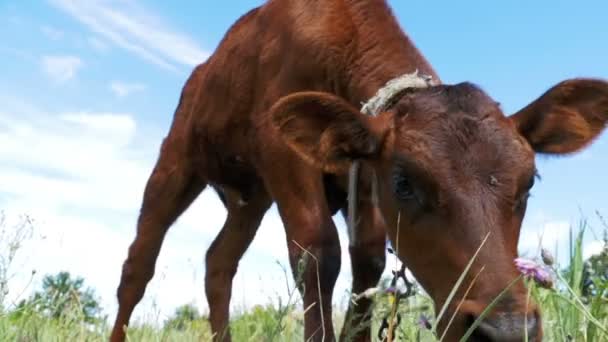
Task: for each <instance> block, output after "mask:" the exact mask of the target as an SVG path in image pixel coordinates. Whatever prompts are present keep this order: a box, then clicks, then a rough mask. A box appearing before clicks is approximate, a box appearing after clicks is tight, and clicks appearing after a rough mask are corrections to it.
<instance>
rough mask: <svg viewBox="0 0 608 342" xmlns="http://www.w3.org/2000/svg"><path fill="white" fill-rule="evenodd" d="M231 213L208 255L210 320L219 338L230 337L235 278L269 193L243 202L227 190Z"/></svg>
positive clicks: (215, 337) (264, 210)
mask: <svg viewBox="0 0 608 342" xmlns="http://www.w3.org/2000/svg"><path fill="white" fill-rule="evenodd" d="M224 199H225V203H226V207H227V209H228V217H227V218H226V222H225V224H224V227H223V228H222V230H221V231H220V233H219V234H218V236H217V237H216V238H215V240H214V241H213V243H212V244H211V246H210V247H209V250H208V251H207V257H206V274H205V293H206V295H207V302H208V303H209V322H210V324H211V331H212V332H213V334H214V340H215V341H230V330H229V326H228V320H229V310H230V308H229V306H230V297H231V294H232V279H233V277H234V275H235V274H236V270H237V266H238V263H239V260H240V259H241V257H242V256H243V254H244V253H245V251H246V250H247V248H248V247H249V244H250V243H251V241H252V240H253V237H254V236H255V233H256V231H257V229H258V227H259V226H260V222H261V221H262V218H263V217H264V213H266V211H267V210H268V208H269V207H270V204H271V200H270V199H269V197H268V195H267V194H266V193H259V194H256V195H254V197H252V198H250V200H249V201H248V202H247V204H246V205H242V204H239V203H238V202H239V199H240V196H239V195H238V194H235V193H232V192H230V191H225V192H224Z"/></svg>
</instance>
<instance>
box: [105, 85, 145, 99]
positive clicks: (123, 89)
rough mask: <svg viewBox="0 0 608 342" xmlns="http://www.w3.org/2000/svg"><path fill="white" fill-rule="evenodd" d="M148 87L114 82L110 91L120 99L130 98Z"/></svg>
mask: <svg viewBox="0 0 608 342" xmlns="http://www.w3.org/2000/svg"><path fill="white" fill-rule="evenodd" d="M145 89H146V86H145V85H144V84H142V83H127V82H121V81H112V82H111V83H110V90H111V91H112V92H113V93H114V95H116V96H118V97H125V96H129V95H130V94H132V93H137V92H141V91H144V90H145Z"/></svg>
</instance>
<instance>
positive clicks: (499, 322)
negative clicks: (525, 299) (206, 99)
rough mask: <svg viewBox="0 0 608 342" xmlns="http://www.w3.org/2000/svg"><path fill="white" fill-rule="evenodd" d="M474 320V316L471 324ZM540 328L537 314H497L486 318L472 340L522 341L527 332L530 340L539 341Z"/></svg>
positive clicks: (495, 341) (494, 341)
mask: <svg viewBox="0 0 608 342" xmlns="http://www.w3.org/2000/svg"><path fill="white" fill-rule="evenodd" d="M471 318H473V317H471ZM474 321H475V319H474V318H473V319H472V320H471V324H472V323H473V322H474ZM539 329H540V327H539V320H538V318H537V316H536V315H535V314H529V315H528V317H526V316H525V315H522V314H497V315H496V316H493V317H491V318H486V319H484V320H483V321H482V322H481V323H480V324H479V325H478V326H477V328H476V329H475V331H474V332H473V334H472V335H471V339H470V341H479V342H482V341H483V342H486V341H488V342H490V341H492V342H515V341H517V342H520V341H524V340H525V336H526V332H527V336H528V341H537V337H538V333H539Z"/></svg>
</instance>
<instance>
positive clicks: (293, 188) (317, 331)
mask: <svg viewBox="0 0 608 342" xmlns="http://www.w3.org/2000/svg"><path fill="white" fill-rule="evenodd" d="M284 165H285V167H284V168H283V169H282V170H281V171H282V172H283V174H289V175H290V177H285V176H276V177H272V178H270V177H269V179H270V180H268V181H267V184H268V188H269V189H271V192H272V195H273V197H274V199H275V200H276V202H277V206H278V209H279V212H280V215H281V218H282V220H283V223H284V224H285V233H286V238H287V245H288V250H289V262H290V265H291V269H292V272H293V274H294V277H295V278H296V280H297V285H298V288H299V290H300V293H301V294H302V297H303V301H304V308H305V310H306V311H305V314H304V336H305V340H306V341H334V340H335V336H334V330H333V324H332V295H333V290H334V285H335V283H336V279H337V278H338V274H339V272H340V258H341V251H340V241H339V239H338V234H337V231H336V227H335V225H334V222H333V220H332V217H331V213H330V212H329V208H328V206H327V201H326V199H325V196H324V191H323V182H322V175H321V174H320V172H319V170H316V169H312V168H311V167H310V166H309V165H308V164H305V163H303V162H302V161H300V160H290V162H289V163H285V164H284Z"/></svg>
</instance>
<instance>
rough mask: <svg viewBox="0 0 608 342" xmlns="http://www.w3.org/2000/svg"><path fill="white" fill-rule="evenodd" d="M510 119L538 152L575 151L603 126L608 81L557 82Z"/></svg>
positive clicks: (606, 114) (607, 115) (607, 116)
mask: <svg viewBox="0 0 608 342" xmlns="http://www.w3.org/2000/svg"><path fill="white" fill-rule="evenodd" d="M511 120H512V121H513V122H514V124H515V126H516V127H517V129H518V130H519V133H520V134H521V135H522V136H524V137H525V138H526V139H527V140H528V142H529V143H530V146H532V148H533V149H534V151H536V152H538V153H548V154H565V153H572V152H577V151H579V150H581V149H583V148H584V147H586V146H587V145H589V144H590V143H591V142H592V141H593V140H594V139H595V138H597V137H598V136H599V135H600V133H601V132H602V131H603V130H604V129H605V128H606V125H607V123H608V83H607V82H605V81H602V80H596V79H570V80H566V81H563V82H560V83H558V84H557V85H555V86H553V87H552V88H550V89H549V90H547V91H546V92H545V93H544V94H543V95H542V96H541V97H539V98H538V99H537V100H535V101H533V102H532V103H530V104H529V105H528V106H526V107H525V108H523V109H522V110H520V111H519V112H517V113H516V114H515V115H513V116H511Z"/></svg>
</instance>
